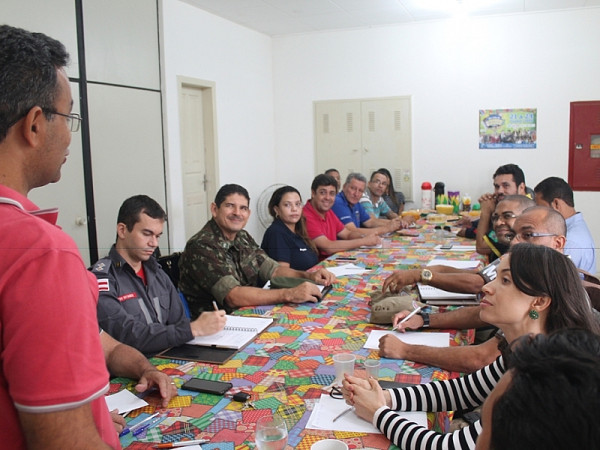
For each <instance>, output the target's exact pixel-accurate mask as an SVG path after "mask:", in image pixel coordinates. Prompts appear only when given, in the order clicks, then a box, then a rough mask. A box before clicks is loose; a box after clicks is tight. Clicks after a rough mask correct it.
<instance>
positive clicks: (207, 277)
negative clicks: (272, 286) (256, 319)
mask: <svg viewBox="0 0 600 450" xmlns="http://www.w3.org/2000/svg"><path fill="white" fill-rule="evenodd" d="M277 266H278V264H277V262H276V261H274V260H272V259H271V258H269V256H268V255H267V254H266V252H265V251H264V250H263V249H261V248H260V247H259V246H258V245H257V244H256V242H255V241H254V239H252V236H250V234H248V232H246V231H245V230H241V231H239V232H238V233H237V235H236V237H235V239H234V240H233V241H229V240H227V239H226V238H225V236H224V235H223V232H222V231H221V229H220V228H219V226H218V225H217V223H216V222H215V221H214V219H211V220H209V221H208V223H207V224H206V225H205V226H204V228H202V230H200V231H199V232H198V233H197V234H195V235H194V236H192V237H191V238H190V240H189V241H188V242H187V244H186V246H185V250H184V251H183V253H182V254H181V258H180V259H179V270H180V278H179V288H180V289H181V291H182V292H183V293H184V295H185V297H186V299H187V301H188V304H189V307H190V311H192V314H195V313H199V312H202V311H209V310H213V305H212V302H213V300H214V301H216V302H217V303H218V304H219V306H220V307H221V308H224V309H225V310H226V311H227V312H231V311H232V308H231V307H230V306H229V305H228V304H226V302H225V297H227V295H228V294H229V292H230V291H231V290H232V289H233V288H234V287H237V286H253V287H262V286H263V285H264V284H265V283H266V282H267V281H269V280H270V279H271V275H272V274H273V272H274V271H275V269H276V268H277Z"/></svg>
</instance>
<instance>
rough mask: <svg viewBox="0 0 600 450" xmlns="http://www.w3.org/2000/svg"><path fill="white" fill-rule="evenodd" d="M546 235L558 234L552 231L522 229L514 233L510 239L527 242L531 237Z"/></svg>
mask: <svg viewBox="0 0 600 450" xmlns="http://www.w3.org/2000/svg"><path fill="white" fill-rule="evenodd" d="M546 236H558V235H557V234H554V233H537V232H535V231H523V232H521V233H516V234H515V235H514V236H513V238H512V240H513V241H521V242H529V241H530V240H531V239H534V238H539V237H546Z"/></svg>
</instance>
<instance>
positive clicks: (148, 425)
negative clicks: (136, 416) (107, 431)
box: [131, 417, 162, 436]
mask: <svg viewBox="0 0 600 450" xmlns="http://www.w3.org/2000/svg"><path fill="white" fill-rule="evenodd" d="M161 420H162V417H159V418H158V419H156V420H153V421H152V422H150V423H147V424H146V425H144V426H141V427H139V428H136V429H135V430H133V431H132V432H131V433H132V434H133V435H134V436H137V435H138V434H141V433H143V432H144V431H146V430H147V429H148V428H151V427H153V426H154V425H157V424H158V423H159V422H160V421H161Z"/></svg>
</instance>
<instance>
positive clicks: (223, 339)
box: [187, 316, 273, 350]
mask: <svg viewBox="0 0 600 450" xmlns="http://www.w3.org/2000/svg"><path fill="white" fill-rule="evenodd" d="M226 317H227V322H226V324H225V328H224V329H223V331H220V332H219V333H216V334H211V335H210V336H198V337H195V338H194V339H192V340H191V341H188V342H187V343H188V344H191V345H202V346H205V347H209V346H215V347H220V348H233V349H236V350H239V349H240V348H242V347H243V346H245V345H246V344H247V343H248V342H250V341H251V340H252V339H254V338H255V337H256V336H257V335H258V333H260V332H261V331H263V330H264V329H265V328H267V327H268V326H269V325H271V323H273V319H271V318H266V317H242V316H226Z"/></svg>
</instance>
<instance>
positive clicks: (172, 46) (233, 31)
mask: <svg viewBox="0 0 600 450" xmlns="http://www.w3.org/2000/svg"><path fill="white" fill-rule="evenodd" d="M162 15H163V17H162V20H163V39H164V49H163V50H164V56H163V70H164V76H165V78H164V87H165V89H164V90H165V93H166V102H165V105H164V110H165V112H166V124H167V127H166V130H167V191H168V192H167V196H168V199H169V222H170V224H171V243H172V244H171V245H172V249H173V250H177V249H181V248H183V247H184V246H185V235H184V230H183V205H182V185H181V154H180V136H179V109H178V108H179V105H178V100H177V79H176V78H177V76H178V75H181V76H187V77H192V78H197V79H201V80H208V81H213V82H215V83H216V89H215V92H216V113H217V118H216V119H217V120H216V122H217V130H218V131H217V134H218V138H217V145H218V153H219V162H218V165H219V171H220V174H219V180H218V185H219V186H220V185H223V184H225V183H238V184H240V185H242V186H244V187H245V188H246V189H248V192H249V193H250V198H251V208H253V207H254V205H255V204H256V200H257V199H258V196H259V194H260V193H261V192H262V190H263V189H264V188H265V187H266V186H268V185H269V184H271V183H273V182H274V177H275V175H274V174H275V157H274V147H273V133H274V132H273V79H272V51H271V39H270V38H269V37H268V36H266V35H264V34H261V33H257V32H255V31H251V30H249V29H247V28H244V27H241V26H239V25H236V24H233V23H231V22H228V21H226V20H223V19H221V18H219V17H217V16H214V15H212V14H208V13H206V12H204V11H202V10H200V9H198V8H194V7H192V6H190V5H188V4H186V3H182V2H180V1H178V0H163V10H162ZM211 200H212V199H211ZM247 229H248V231H249V232H250V233H251V234H252V235H253V236H254V237H255V238H256V239H257V240H259V243H260V239H261V238H262V236H260V235H259V234H260V232H259V231H258V230H259V229H260V227H259V226H258V222H257V218H256V215H254V216H252V217H251V218H250V222H249V224H248V227H247Z"/></svg>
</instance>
